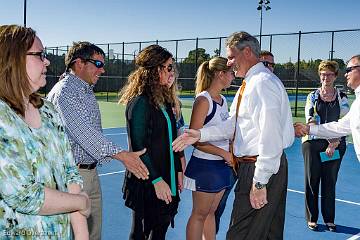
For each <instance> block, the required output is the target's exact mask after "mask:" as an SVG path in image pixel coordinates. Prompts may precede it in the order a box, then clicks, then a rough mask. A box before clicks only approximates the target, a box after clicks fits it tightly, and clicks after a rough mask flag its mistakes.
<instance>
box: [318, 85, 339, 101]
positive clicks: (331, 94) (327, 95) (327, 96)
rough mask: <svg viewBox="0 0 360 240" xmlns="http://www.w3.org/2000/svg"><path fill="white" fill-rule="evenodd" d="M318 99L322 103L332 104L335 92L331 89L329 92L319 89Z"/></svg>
mask: <svg viewBox="0 0 360 240" xmlns="http://www.w3.org/2000/svg"><path fill="white" fill-rule="evenodd" d="M320 97H321V99H322V100H323V101H324V102H332V101H334V100H335V98H336V91H335V89H334V88H331V90H330V89H327V90H326V89H323V88H320Z"/></svg>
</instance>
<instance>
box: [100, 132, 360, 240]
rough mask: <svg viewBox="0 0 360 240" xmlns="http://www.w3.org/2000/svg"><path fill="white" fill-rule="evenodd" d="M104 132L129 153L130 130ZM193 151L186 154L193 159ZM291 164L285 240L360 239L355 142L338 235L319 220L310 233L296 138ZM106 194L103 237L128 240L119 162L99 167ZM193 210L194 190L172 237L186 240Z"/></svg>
mask: <svg viewBox="0 0 360 240" xmlns="http://www.w3.org/2000/svg"><path fill="white" fill-rule="evenodd" d="M104 133H105V134H106V136H107V137H109V138H110V139H111V140H113V141H114V142H116V143H118V144H119V145H120V146H122V147H123V148H124V149H126V148H127V135H126V129H125V128H109V129H104ZM190 154H191V149H190V148H188V149H187V150H186V156H187V160H188V159H189V158H190ZM286 154H287V158H288V162H289V184H288V195H287V206H286V223H285V232H284V239H286V240H288V239H304V240H305V239H306V240H308V239H309V240H318V239H327V240H332V239H347V240H355V239H360V188H359V185H358V183H359V182H360V163H359V162H358V160H357V158H356V155H355V151H354V147H353V145H352V144H351V143H350V144H348V148H347V150H346V154H345V156H344V159H343V161H342V164H341V167H340V172H339V179H338V182H337V189H336V198H337V200H336V219H335V223H336V224H337V232H335V233H334V232H329V231H328V230H327V229H326V227H325V226H324V224H323V223H322V222H321V219H322V217H321V215H320V217H319V222H318V223H319V231H318V232H313V231H310V230H308V228H307V226H306V220H305V210H304V192H303V191H304V165H303V158H302V154H301V142H300V140H299V139H296V141H295V142H294V144H293V146H292V147H291V148H289V149H287V150H286ZM98 170H99V175H100V180H101V187H102V191H103V214H104V216H103V232H102V236H103V239H127V238H128V235H129V231H130V227H131V212H130V210H129V209H128V208H127V207H125V206H124V201H123V199H122V193H121V187H122V183H123V177H124V172H125V170H124V167H123V165H122V164H121V163H119V162H117V161H111V162H110V163H106V164H104V165H102V167H99V168H98ZM233 199H234V195H233V194H230V196H229V199H228V203H227V207H226V209H225V212H224V215H223V217H222V221H221V225H220V231H219V234H218V235H217V239H225V236H226V231H227V228H228V224H229V221H230V215H231V209H232V203H233ZM191 208H192V199H191V192H190V191H188V190H185V191H184V192H183V193H182V194H181V202H180V207H179V213H178V214H177V215H176V218H175V228H174V229H172V228H169V231H168V234H167V239H171V240H184V239H185V229H186V223H187V220H188V218H189V216H190V212H191Z"/></svg>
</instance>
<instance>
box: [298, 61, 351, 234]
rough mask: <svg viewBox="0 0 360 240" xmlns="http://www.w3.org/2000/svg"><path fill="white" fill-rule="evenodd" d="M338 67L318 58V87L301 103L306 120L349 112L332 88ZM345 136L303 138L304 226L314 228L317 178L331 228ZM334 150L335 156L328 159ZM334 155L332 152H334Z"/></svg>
mask: <svg viewBox="0 0 360 240" xmlns="http://www.w3.org/2000/svg"><path fill="white" fill-rule="evenodd" d="M338 71H339V66H338V64H337V62H335V61H322V62H321V63H320V65H319V68H318V73H319V76H320V82H321V87H320V88H318V89H316V90H315V91H312V92H311V93H309V95H308V97H307V100H306V105H305V117H306V122H307V123H310V124H323V123H327V122H332V121H337V120H339V118H341V117H342V116H344V115H345V114H346V113H347V112H348V111H349V104H348V99H347V96H346V94H345V93H343V92H341V91H339V90H338V89H336V88H335V87H334V81H335V79H336V77H337V75H338ZM345 150H346V143H345V137H342V138H341V139H319V138H316V137H315V136H305V137H304V138H303V144H302V152H303V156H304V164H305V212H306V219H307V223H308V227H309V229H311V230H317V220H318V216H319V208H318V199H319V197H318V196H319V185H320V181H321V196H322V197H321V212H322V216H323V218H324V222H325V224H326V226H327V228H328V229H329V230H330V231H335V230H336V226H335V224H334V219H335V186H336V180H337V176H338V172H339V169H340V164H341V160H342V158H343V156H344V154H345ZM335 151H338V152H339V156H338V157H336V158H335V159H334V160H330V161H324V160H325V158H332V157H333V155H334V153H335V154H336V153H337V152H335ZM335 156H336V155H335Z"/></svg>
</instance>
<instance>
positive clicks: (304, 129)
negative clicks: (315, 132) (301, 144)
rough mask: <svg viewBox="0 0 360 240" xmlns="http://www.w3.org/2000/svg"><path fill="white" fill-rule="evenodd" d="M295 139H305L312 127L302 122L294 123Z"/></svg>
mask: <svg viewBox="0 0 360 240" xmlns="http://www.w3.org/2000/svg"><path fill="white" fill-rule="evenodd" d="M294 131H295V137H304V136H305V135H308V134H309V131H310V125H309V124H304V123H300V122H296V123H294Z"/></svg>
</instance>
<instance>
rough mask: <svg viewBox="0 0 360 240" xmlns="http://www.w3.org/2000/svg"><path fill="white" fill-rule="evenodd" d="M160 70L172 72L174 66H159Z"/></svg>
mask: <svg viewBox="0 0 360 240" xmlns="http://www.w3.org/2000/svg"><path fill="white" fill-rule="evenodd" d="M161 67H162V68H166V70H167V71H168V72H172V71H174V70H175V68H174V66H173V65H172V64H169V65H167V66H164V65H161Z"/></svg>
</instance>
